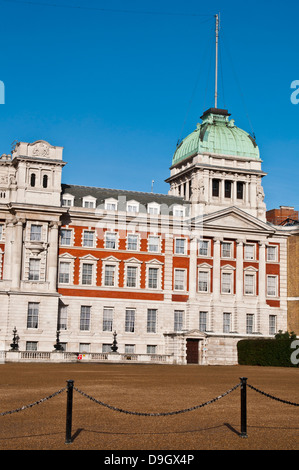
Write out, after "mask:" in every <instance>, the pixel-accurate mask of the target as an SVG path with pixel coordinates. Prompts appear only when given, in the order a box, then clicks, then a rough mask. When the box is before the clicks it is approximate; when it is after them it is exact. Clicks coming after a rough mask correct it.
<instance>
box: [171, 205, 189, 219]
mask: <svg viewBox="0 0 299 470" xmlns="http://www.w3.org/2000/svg"><path fill="white" fill-rule="evenodd" d="M185 215H186V208H185V207H184V206H182V205H179V204H176V205H175V206H173V217H185Z"/></svg>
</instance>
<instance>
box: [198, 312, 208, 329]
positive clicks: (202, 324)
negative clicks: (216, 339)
mask: <svg viewBox="0 0 299 470" xmlns="http://www.w3.org/2000/svg"><path fill="white" fill-rule="evenodd" d="M207 321H208V312H199V331H207Z"/></svg>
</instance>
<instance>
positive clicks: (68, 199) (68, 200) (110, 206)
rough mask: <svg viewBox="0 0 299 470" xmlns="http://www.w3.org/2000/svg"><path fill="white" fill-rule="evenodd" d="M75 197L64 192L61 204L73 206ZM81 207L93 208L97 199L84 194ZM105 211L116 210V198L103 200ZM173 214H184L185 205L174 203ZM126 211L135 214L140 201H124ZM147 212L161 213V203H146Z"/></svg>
mask: <svg viewBox="0 0 299 470" xmlns="http://www.w3.org/2000/svg"><path fill="white" fill-rule="evenodd" d="M74 201H75V197H74V196H73V195H72V194H64V195H63V197H62V206H66V207H72V206H74ZM82 207H86V208H90V209H95V208H96V207H97V200H96V198H94V197H92V196H86V197H84V198H82ZM103 208H104V209H105V210H107V211H117V210H118V209H119V204H118V201H117V199H114V198H109V199H106V200H105V202H104V207H103ZM172 210H173V215H174V216H176V217H184V216H185V207H184V206H181V205H175V206H174V207H173V208H172ZM126 211H127V212H129V213H131V214H137V213H139V211H140V203H139V202H137V201H128V202H127V203H126ZM147 213H148V214H150V215H159V214H160V213H161V205H160V204H158V203H156V202H152V203H149V204H147Z"/></svg>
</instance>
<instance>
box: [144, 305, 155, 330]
mask: <svg viewBox="0 0 299 470" xmlns="http://www.w3.org/2000/svg"><path fill="white" fill-rule="evenodd" d="M156 327H157V310H156V309H152V308H149V309H148V310H147V328H146V331H147V333H156Z"/></svg>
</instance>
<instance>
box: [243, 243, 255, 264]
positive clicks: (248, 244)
mask: <svg viewBox="0 0 299 470" xmlns="http://www.w3.org/2000/svg"><path fill="white" fill-rule="evenodd" d="M249 247H250V248H252V250H253V252H252V257H250V255H249V254H248V252H246V249H248V248H249ZM255 259H256V246H255V244H254V243H245V245H244V260H246V261H254V260H255Z"/></svg>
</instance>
